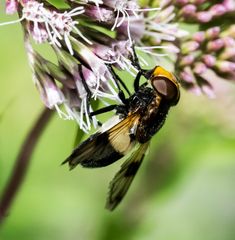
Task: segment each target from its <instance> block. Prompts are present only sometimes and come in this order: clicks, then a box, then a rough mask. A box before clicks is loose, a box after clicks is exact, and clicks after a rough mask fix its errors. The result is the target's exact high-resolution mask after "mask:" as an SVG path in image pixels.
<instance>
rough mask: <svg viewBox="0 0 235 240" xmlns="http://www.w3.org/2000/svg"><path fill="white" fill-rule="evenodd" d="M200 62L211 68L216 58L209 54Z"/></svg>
mask: <svg viewBox="0 0 235 240" xmlns="http://www.w3.org/2000/svg"><path fill="white" fill-rule="evenodd" d="M202 60H203V62H204V63H205V64H206V66H207V67H212V66H214V65H215V62H216V57H215V56H213V55H210V54H206V55H204V56H203V57H202Z"/></svg>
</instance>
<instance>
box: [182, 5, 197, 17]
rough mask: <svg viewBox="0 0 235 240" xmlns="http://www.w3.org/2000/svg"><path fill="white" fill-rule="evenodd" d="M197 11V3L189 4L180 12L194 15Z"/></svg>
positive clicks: (189, 15)
mask: <svg viewBox="0 0 235 240" xmlns="http://www.w3.org/2000/svg"><path fill="white" fill-rule="evenodd" d="M196 11H197V7H196V6H195V5H193V4H188V5H186V6H184V7H183V8H182V9H181V11H180V13H181V14H182V15H183V16H184V17H193V16H194V15H195V13H196Z"/></svg>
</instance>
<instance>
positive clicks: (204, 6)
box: [0, 0, 235, 132]
mask: <svg viewBox="0 0 235 240" xmlns="http://www.w3.org/2000/svg"><path fill="white" fill-rule="evenodd" d="M51 2H52V1H50V2H48V1H46V0H44V1H37V0H6V13H7V14H12V13H15V12H17V13H18V15H19V19H18V20H16V21H13V22H10V23H14V22H21V24H22V26H23V29H24V35H25V47H26V50H27V53H28V57H29V62H30V65H31V67H32V71H33V77H34V78H33V79H34V82H35V85H36V87H37V88H38V90H39V93H40V95H41V98H42V100H43V102H44V104H45V105H46V106H47V107H49V108H55V109H56V110H57V111H58V113H59V115H60V116H61V117H63V118H65V119H75V120H76V121H77V122H78V123H79V125H80V128H81V129H83V130H84V131H86V132H88V131H89V130H90V128H91V126H92V123H93V124H94V126H96V125H97V121H96V119H95V117H94V116H93V117H92V118H91V117H90V115H89V113H90V112H91V111H93V106H94V104H93V103H94V101H97V100H99V101H101V102H102V103H103V104H104V105H107V104H109V101H107V99H108V100H110V99H111V100H113V101H115V102H120V98H119V91H120V86H119V85H120V81H119V80H118V79H117V74H116V73H115V71H116V70H124V71H126V72H129V73H130V74H131V75H133V76H135V75H136V74H137V72H138V68H137V67H136V65H135V64H134V63H133V61H132V59H133V55H134V52H133V49H135V50H136V51H137V53H141V52H142V53H143V54H150V55H151V56H152V57H154V58H155V60H157V62H158V63H159V62H160V61H161V57H165V56H167V58H168V59H170V62H171V64H172V68H174V69H175V72H176V74H177V75H178V76H179V78H180V79H181V80H182V85H183V86H184V87H185V88H187V89H190V90H192V91H194V92H196V93H200V92H204V93H206V94H208V95H209V96H213V91H212V85H213V83H212V82H210V79H208V75H207V71H208V70H212V71H214V73H215V74H217V75H219V76H222V77H223V78H225V79H234V70H235V53H234V49H235V30H234V29H235V25H234V24H233V25H231V22H234V16H235V1H234V0H223V1H216V0H215V1H205V0H155V1H151V0H150V1H147V0H143V1H140V2H141V3H140V2H138V1H137V0H125V1H121V0H76V1H75V0H65V1H64V6H63V8H61V7H58V6H54V5H52V3H51ZM64 8H65V10H64ZM222 17H223V27H220V25H221V24H220V23H221V18H222ZM4 24H9V23H2V24H0V25H4ZM190 25H191V26H193V28H191V30H190V31H188V30H187V29H188V26H190ZM192 32H193V33H192ZM32 41H34V42H36V43H38V44H50V46H51V49H52V50H53V52H54V53H55V55H56V58H57V62H51V61H50V60H49V59H47V58H45V57H43V56H42V55H40V54H39V53H38V52H37V51H36V50H35V49H34V47H33V45H32ZM143 54H139V55H138V58H139V60H140V63H141V64H142V65H143V66H144V65H148V63H147V62H146V60H145V58H144V57H143V56H144V55H143ZM160 64H161V63H160ZM62 106H63V107H62Z"/></svg>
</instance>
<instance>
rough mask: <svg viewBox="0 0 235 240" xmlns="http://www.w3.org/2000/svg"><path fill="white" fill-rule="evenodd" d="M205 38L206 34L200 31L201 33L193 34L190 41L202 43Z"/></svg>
mask: <svg viewBox="0 0 235 240" xmlns="http://www.w3.org/2000/svg"><path fill="white" fill-rule="evenodd" d="M205 38H206V33H205V32H203V31H201V32H196V33H194V34H193V37H192V39H193V40H194V41H196V42H198V43H202V42H203V41H204V40H205Z"/></svg>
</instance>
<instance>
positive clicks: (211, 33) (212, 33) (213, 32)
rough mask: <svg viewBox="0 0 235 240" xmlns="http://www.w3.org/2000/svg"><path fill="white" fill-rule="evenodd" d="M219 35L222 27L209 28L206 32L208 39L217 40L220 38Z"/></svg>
mask: <svg viewBox="0 0 235 240" xmlns="http://www.w3.org/2000/svg"><path fill="white" fill-rule="evenodd" d="M219 34H220V27H218V26H216V27H212V28H209V29H208V30H207V31H206V37H207V38H208V39H215V38H217V37H218V36H219Z"/></svg>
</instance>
